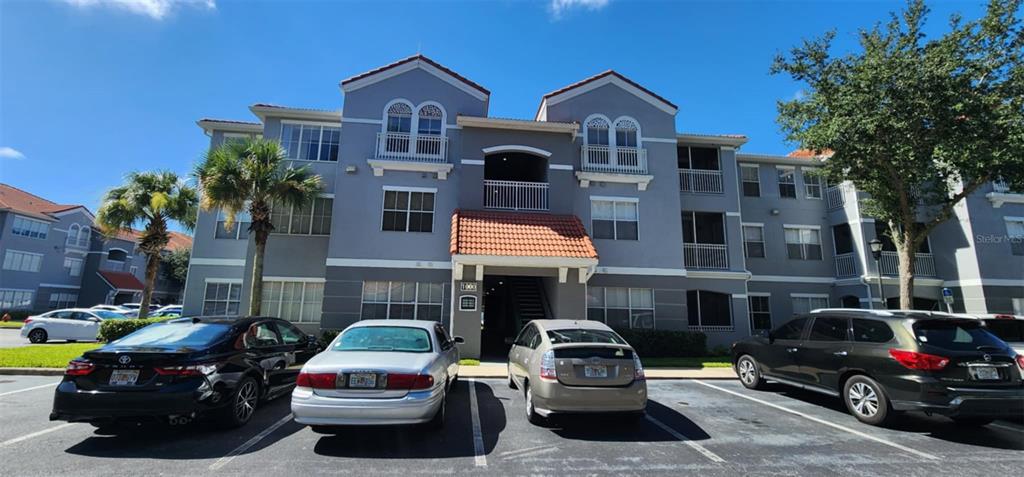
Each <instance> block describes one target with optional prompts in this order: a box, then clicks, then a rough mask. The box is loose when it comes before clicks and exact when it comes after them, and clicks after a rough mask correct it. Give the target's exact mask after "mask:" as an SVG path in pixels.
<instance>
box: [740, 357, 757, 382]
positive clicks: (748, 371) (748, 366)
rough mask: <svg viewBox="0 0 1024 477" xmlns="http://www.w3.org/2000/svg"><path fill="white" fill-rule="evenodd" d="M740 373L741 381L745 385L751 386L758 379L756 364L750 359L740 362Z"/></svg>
mask: <svg viewBox="0 0 1024 477" xmlns="http://www.w3.org/2000/svg"><path fill="white" fill-rule="evenodd" d="M739 372H740V380H741V381H743V384H746V385H750V384H752V383H753V382H754V379H756V378H757V370H756V369H754V363H753V361H751V360H750V358H744V359H742V360H740V365H739Z"/></svg>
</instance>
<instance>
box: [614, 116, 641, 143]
mask: <svg viewBox="0 0 1024 477" xmlns="http://www.w3.org/2000/svg"><path fill="white" fill-rule="evenodd" d="M639 131H640V127H639V126H637V124H636V121H633V120H632V119H629V118H621V119H619V120H618V121H615V146H616V147H639V137H638V136H639Z"/></svg>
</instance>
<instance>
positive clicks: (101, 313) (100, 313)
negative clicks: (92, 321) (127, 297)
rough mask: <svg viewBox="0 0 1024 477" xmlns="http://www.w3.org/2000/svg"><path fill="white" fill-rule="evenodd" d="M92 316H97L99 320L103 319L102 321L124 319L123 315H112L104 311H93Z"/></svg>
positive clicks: (110, 312)
mask: <svg viewBox="0 0 1024 477" xmlns="http://www.w3.org/2000/svg"><path fill="white" fill-rule="evenodd" d="M92 314H94V315H96V316H98V317H100V318H103V319H104V320H111V319H118V318H126V317H125V316H124V315H122V314H120V313H114V312H112V311H106V310H93V312H92Z"/></svg>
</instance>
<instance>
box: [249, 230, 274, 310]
mask: <svg viewBox="0 0 1024 477" xmlns="http://www.w3.org/2000/svg"><path fill="white" fill-rule="evenodd" d="M269 236H270V231H269V230H256V240H255V242H256V252H255V253H254V254H253V257H252V288H251V289H250V294H249V316H258V315H259V314H260V312H261V310H260V307H261V306H262V304H263V254H264V253H265V252H266V250H267V237H269Z"/></svg>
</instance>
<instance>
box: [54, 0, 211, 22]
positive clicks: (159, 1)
mask: <svg viewBox="0 0 1024 477" xmlns="http://www.w3.org/2000/svg"><path fill="white" fill-rule="evenodd" d="M64 1H65V2H67V3H70V4H72V5H74V6H76V7H79V8H90V7H111V8H117V9H120V10H124V11H127V12H129V13H135V14H138V15H145V16H147V17H150V18H152V19H154V20H162V19H164V17H166V16H167V14H169V13H170V12H171V11H172V10H175V9H177V8H179V7H196V8H206V9H209V10H213V9H216V8H217V3H216V0H64Z"/></svg>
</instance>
